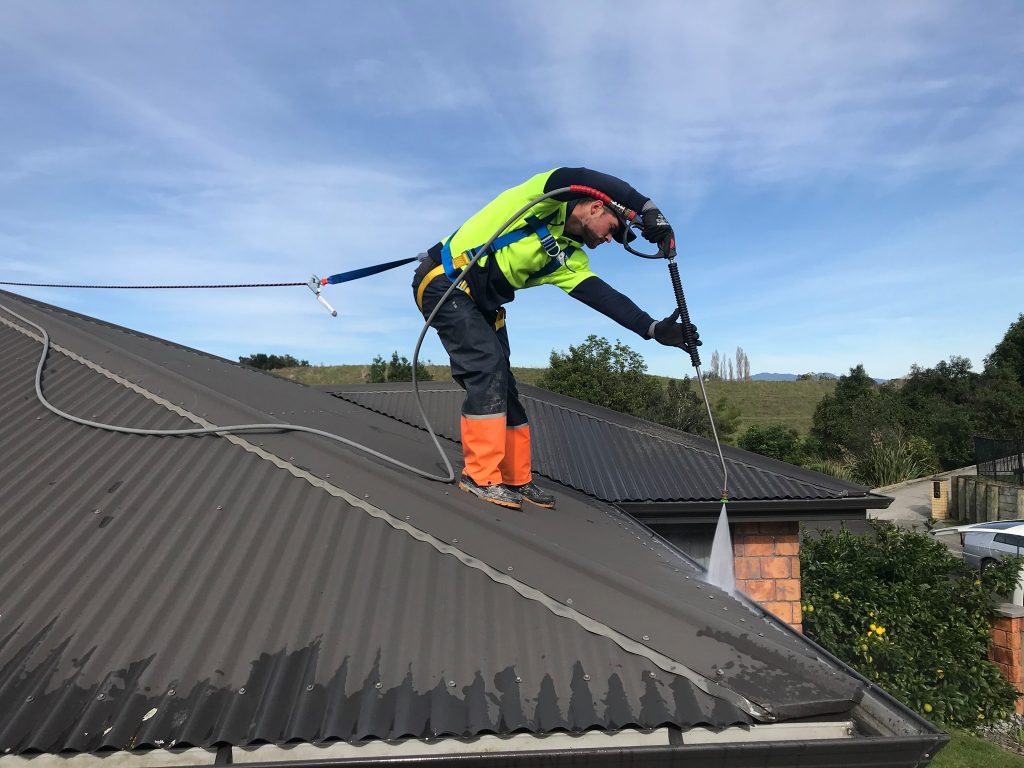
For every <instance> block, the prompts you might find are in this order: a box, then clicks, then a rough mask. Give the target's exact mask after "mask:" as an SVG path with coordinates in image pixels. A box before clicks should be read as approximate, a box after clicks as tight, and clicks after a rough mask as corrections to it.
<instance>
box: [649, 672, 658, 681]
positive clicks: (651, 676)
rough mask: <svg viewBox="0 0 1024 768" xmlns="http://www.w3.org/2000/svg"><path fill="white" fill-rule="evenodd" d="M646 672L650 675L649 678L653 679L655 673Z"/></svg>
mask: <svg viewBox="0 0 1024 768" xmlns="http://www.w3.org/2000/svg"><path fill="white" fill-rule="evenodd" d="M647 674H648V675H649V676H650V678H651V680H653V679H654V678H656V677H657V675H656V674H654V673H653V672H648V673H647Z"/></svg>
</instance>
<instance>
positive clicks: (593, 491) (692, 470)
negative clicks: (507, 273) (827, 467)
mask: <svg viewBox="0 0 1024 768" xmlns="http://www.w3.org/2000/svg"><path fill="white" fill-rule="evenodd" d="M321 389H323V390H325V391H327V392H330V393H331V394H332V395H334V396H335V397H339V398H342V399H344V400H347V401H349V402H352V403H356V404H358V405H361V406H363V407H364V408H367V409H369V410H372V411H374V412H376V413H381V414H384V415H387V416H390V417H391V418H393V419H396V420H398V421H400V422H402V423H404V424H410V425H412V426H415V427H422V417H421V416H420V413H419V410H418V409H417V407H416V403H415V399H414V397H413V392H412V388H411V385H409V384H359V385H342V386H324V387H321ZM519 390H520V399H521V400H522V402H523V406H524V407H525V408H526V411H527V414H528V415H529V417H530V429H531V432H532V434H533V438H534V439H533V445H532V450H533V467H534V471H535V472H537V473H538V474H541V475H543V476H545V477H548V478H550V479H552V480H555V481H557V482H559V483H561V484H562V485H565V486H568V487H570V488H575V489H576V490H579V491H582V492H583V493H586V494H588V495H590V496H593V497H595V498H598V499H601V500H602V501H608V502H614V503H619V504H622V503H686V504H701V503H706V504H713V503H716V502H720V500H721V498H722V465H721V460H720V459H719V456H718V451H717V449H716V447H715V444H714V443H713V442H712V441H710V440H706V439H704V438H700V437H695V436H694V435H690V434H687V433H685V432H680V431H679V430H675V429H670V428H669V427H665V426H662V425H660V424H654V423H652V422H649V421H644V420H643V419H638V418H636V417H634V416H629V415H627V414H622V413H617V412H615V411H611V410H609V409H607V408H602V407H600V406H597V405H592V404H590V403H585V402H583V401H580V400H575V399H573V398H569V397H565V396H563V395H559V394H557V393H554V392H549V391H547V390H544V389H540V388H538V387H531V386H529V385H524V384H521V385H520V386H519ZM420 392H421V397H422V401H423V406H424V409H425V410H426V412H427V415H428V417H429V418H430V420H431V424H432V425H433V427H434V429H435V430H436V431H437V433H438V434H440V435H443V436H445V437H447V438H449V439H451V440H455V441H458V440H459V437H460V435H459V417H460V414H461V408H462V401H463V397H464V396H463V392H462V390H461V389H460V388H459V387H458V386H457V385H456V384H455V383H454V382H425V383H423V384H421V386H420ZM722 449H723V452H724V455H725V461H726V464H727V466H728V469H729V498H730V499H731V500H734V501H743V502H765V501H780V502H784V501H805V502H810V501H813V502H817V503H818V506H819V507H820V508H822V509H827V508H829V507H830V506H831V505H833V504H836V505H849V504H851V503H852V504H855V505H858V506H859V508H860V509H867V508H884V507H887V506H888V505H889V504H890V503H891V499H889V498H887V497H884V496H877V495H873V494H871V493H870V491H869V489H868V488H865V487H863V486H860V485H856V484H854V483H849V482H846V481H845V480H840V479H838V478H835V477H831V476H829V475H823V474H821V473H818V472H812V471H810V470H807V469H803V468H802V467H797V466H794V465H792V464H786V463H784V462H781V461H776V460H774V459H770V458H767V457H765V456H759V455H758V454H755V453H750V452H749V451H743V450H740V449H739V448H733V447H732V446H728V445H723V446H722Z"/></svg>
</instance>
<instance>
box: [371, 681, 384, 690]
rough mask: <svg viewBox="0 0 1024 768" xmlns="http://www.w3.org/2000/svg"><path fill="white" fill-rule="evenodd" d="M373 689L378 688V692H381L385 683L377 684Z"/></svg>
mask: <svg viewBox="0 0 1024 768" xmlns="http://www.w3.org/2000/svg"><path fill="white" fill-rule="evenodd" d="M373 687H374V688H376V689H377V690H380V689H381V688H383V687H384V683H381V682H376V683H374V684H373Z"/></svg>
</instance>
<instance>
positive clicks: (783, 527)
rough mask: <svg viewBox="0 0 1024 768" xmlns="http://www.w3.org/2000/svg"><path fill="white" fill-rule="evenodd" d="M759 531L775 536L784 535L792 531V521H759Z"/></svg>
mask: <svg viewBox="0 0 1024 768" xmlns="http://www.w3.org/2000/svg"><path fill="white" fill-rule="evenodd" d="M759 527H760V529H761V533H770V534H773V535H775V536H785V535H786V534H788V533H792V532H793V525H792V523H761V525H760V526H759Z"/></svg>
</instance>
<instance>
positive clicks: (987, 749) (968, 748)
mask: <svg viewBox="0 0 1024 768" xmlns="http://www.w3.org/2000/svg"><path fill="white" fill-rule="evenodd" d="M949 735H950V737H951V738H950V741H949V744H947V745H946V747H945V748H944V749H943V750H942V751H941V752H939V754H938V756H936V758H935V759H934V760H932V762H931V763H929V765H932V766H935V768H978V766H984V767H985V768H1024V757H1022V756H1020V755H1014V754H1011V753H1010V752H1007V751H1006V750H1004V749H1000V748H999V747H997V746H995V745H994V744H990V743H989V742H987V741H985V740H984V739H981V738H978V737H977V736H973V735H971V734H969V733H966V732H964V731H950V734H949Z"/></svg>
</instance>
